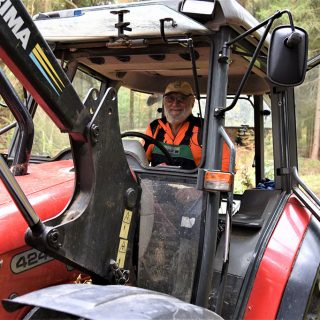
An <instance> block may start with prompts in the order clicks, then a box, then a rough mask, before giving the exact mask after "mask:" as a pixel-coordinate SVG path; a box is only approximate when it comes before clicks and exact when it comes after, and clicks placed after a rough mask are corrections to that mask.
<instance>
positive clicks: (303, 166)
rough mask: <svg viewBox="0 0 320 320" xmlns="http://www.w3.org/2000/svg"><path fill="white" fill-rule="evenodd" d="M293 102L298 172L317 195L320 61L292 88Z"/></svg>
mask: <svg viewBox="0 0 320 320" xmlns="http://www.w3.org/2000/svg"><path fill="white" fill-rule="evenodd" d="M306 92H307V94H306ZM295 102H296V122H297V146H298V161H299V175H300V177H301V178H302V179H303V180H304V181H305V182H306V184H307V185H308V186H309V188H311V190H312V191H313V192H314V193H315V194H317V195H318V196H320V183H319V181H320V179H319V177H320V150H319V149H320V65H318V66H316V67H314V68H313V69H311V70H309V71H308V72H307V75H306V78H305V81H304V82H303V84H301V85H300V86H299V87H297V88H295Z"/></svg>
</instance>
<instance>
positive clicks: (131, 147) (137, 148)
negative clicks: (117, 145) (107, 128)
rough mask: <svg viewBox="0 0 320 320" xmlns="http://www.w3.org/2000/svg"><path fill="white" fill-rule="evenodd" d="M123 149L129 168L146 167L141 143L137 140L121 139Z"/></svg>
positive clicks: (147, 164)
mask: <svg viewBox="0 0 320 320" xmlns="http://www.w3.org/2000/svg"><path fill="white" fill-rule="evenodd" d="M122 144H123V149H124V152H125V154H126V156H127V160H128V163H129V166H130V168H133V169H134V168H136V167H137V166H140V167H141V166H143V167H148V166H149V161H148V159H147V156H146V153H145V151H144V149H143V146H142V145H141V143H140V142H139V141H137V140H129V139H127V140H125V139H122Z"/></svg>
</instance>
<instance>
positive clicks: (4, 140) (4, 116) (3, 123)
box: [0, 60, 23, 154]
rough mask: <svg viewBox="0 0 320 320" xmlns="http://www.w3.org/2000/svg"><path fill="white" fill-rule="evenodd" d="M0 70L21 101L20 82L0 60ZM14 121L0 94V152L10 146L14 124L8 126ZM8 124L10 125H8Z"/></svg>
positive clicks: (6, 151) (4, 152) (21, 89)
mask: <svg viewBox="0 0 320 320" xmlns="http://www.w3.org/2000/svg"><path fill="white" fill-rule="evenodd" d="M0 70H1V72H2V73H3V74H4V75H5V77H6V78H7V79H8V80H9V82H11V84H12V86H13V87H14V88H15V91H16V93H17V94H18V96H19V97H20V99H21V101H23V88H22V86H21V84H20V82H19V81H18V80H17V79H16V78H15V77H14V75H13V74H12V73H11V71H10V70H9V69H8V68H7V67H6V66H5V65H3V64H2V63H1V60H0ZM14 122H15V119H14V117H13V115H12V113H11V111H10V109H9V108H8V107H7V106H6V103H5V101H4V100H3V98H2V96H1V95H0V153H3V154H7V153H8V149H9V147H10V143H11V140H12V137H13V134H14V128H15V126H10V125H11V124H13V123H14ZM9 126H10V127H9Z"/></svg>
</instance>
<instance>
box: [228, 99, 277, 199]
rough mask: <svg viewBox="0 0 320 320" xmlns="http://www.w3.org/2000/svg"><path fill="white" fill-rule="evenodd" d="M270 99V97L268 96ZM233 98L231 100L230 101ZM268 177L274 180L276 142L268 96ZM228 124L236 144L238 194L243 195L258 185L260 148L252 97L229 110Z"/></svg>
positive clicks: (265, 151)
mask: <svg viewBox="0 0 320 320" xmlns="http://www.w3.org/2000/svg"><path fill="white" fill-rule="evenodd" d="M266 98H267V97H266ZM230 102H231V101H229V100H228V102H227V103H230ZM263 109H264V110H265V111H266V112H264V113H265V115H264V116H263V122H264V137H263V141H262V143H263V144H264V155H263V157H264V177H265V178H268V179H269V180H273V176H274V172H273V168H274V165H273V144H272V130H271V116H270V115H269V113H270V112H269V111H270V108H269V107H268V101H267V99H264V103H263ZM225 127H226V131H227V133H228V135H229V136H230V138H231V140H232V141H233V142H234V144H235V147H236V153H237V156H236V175H235V186H234V189H235V193H237V194H241V193H243V192H244V191H245V190H246V189H250V188H254V187H256V182H255V180H256V163H255V157H256V150H255V133H254V129H255V124H254V108H253V100H252V98H250V99H249V98H241V99H239V101H238V103H237V104H236V106H235V107H234V108H233V109H232V111H230V112H227V114H226V118H225Z"/></svg>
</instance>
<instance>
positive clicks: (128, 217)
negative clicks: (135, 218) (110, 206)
mask: <svg viewBox="0 0 320 320" xmlns="http://www.w3.org/2000/svg"><path fill="white" fill-rule="evenodd" d="M131 218H132V211H130V210H128V209H125V210H124V213H123V220H122V221H123V222H125V223H128V224H130V223H131Z"/></svg>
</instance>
